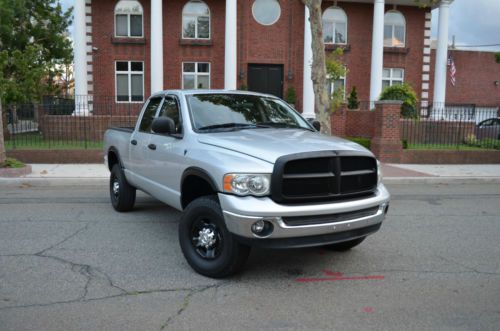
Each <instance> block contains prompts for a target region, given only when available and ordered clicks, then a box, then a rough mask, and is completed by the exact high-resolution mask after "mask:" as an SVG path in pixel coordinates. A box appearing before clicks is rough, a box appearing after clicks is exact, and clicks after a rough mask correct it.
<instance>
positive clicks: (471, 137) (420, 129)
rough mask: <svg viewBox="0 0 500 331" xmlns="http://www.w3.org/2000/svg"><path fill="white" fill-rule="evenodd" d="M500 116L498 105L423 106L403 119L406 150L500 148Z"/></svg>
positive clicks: (403, 138)
mask: <svg viewBox="0 0 500 331" xmlns="http://www.w3.org/2000/svg"><path fill="white" fill-rule="evenodd" d="M498 116H499V106H498V105H490V106H478V105H474V104H441V105H438V104H430V105H421V106H419V107H416V108H415V111H414V112H412V113H411V114H410V115H409V116H403V117H402V119H401V138H402V141H403V147H405V148H412V149H428V148H433V149H440V148H442V149H450V148H456V149H500V120H498V119H497V118H498Z"/></svg>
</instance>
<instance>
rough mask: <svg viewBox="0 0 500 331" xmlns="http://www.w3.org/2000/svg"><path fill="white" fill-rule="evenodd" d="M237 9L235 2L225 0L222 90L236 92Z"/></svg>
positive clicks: (234, 0)
mask: <svg viewBox="0 0 500 331" xmlns="http://www.w3.org/2000/svg"><path fill="white" fill-rule="evenodd" d="M237 13H238V7H237V2H236V0H226V44H225V46H224V49H225V53H224V59H225V61H224V88H225V89H226V90H236V77H237V64H236V62H237V56H238V53H237V44H236V42H237V38H236V36H237V33H238V26H237V22H236V15H237Z"/></svg>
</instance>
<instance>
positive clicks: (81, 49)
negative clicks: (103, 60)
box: [73, 0, 88, 115]
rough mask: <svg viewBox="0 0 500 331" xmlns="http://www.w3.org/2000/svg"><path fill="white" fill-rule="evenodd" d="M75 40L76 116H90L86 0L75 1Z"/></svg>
mask: <svg viewBox="0 0 500 331" xmlns="http://www.w3.org/2000/svg"><path fill="white" fill-rule="evenodd" d="M74 10H75V35H74V37H75V40H74V61H75V68H74V77H75V112H74V113H73V114H74V115H87V114H88V99H87V98H88V86H87V41H86V35H87V33H86V24H85V0H75V9H74Z"/></svg>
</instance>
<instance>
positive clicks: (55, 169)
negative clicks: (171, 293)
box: [0, 164, 500, 186]
mask: <svg viewBox="0 0 500 331" xmlns="http://www.w3.org/2000/svg"><path fill="white" fill-rule="evenodd" d="M31 166H32V169H33V171H32V173H31V174H29V175H26V176H24V177H20V178H0V185H9V184H13V185H20V184H26V185H37V186H43V185H46V186H52V185H72V184H75V185H76V184H77V185H95V184H105V183H107V180H108V178H109V171H108V169H107V168H106V166H105V165H104V164H32V165H31ZM382 171H383V175H384V183H388V184H408V183H429V184H445V183H451V182H453V183H463V184H465V183H491V182H494V183H500V164H484V165H483V164H481V165H472V164H471V165H469V164H468V165H455V164H453V165H423V164H383V165H382Z"/></svg>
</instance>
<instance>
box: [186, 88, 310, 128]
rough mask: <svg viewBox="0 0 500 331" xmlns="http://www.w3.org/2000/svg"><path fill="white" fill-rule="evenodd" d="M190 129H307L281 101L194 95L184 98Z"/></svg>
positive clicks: (248, 97)
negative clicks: (190, 124)
mask: <svg viewBox="0 0 500 331" xmlns="http://www.w3.org/2000/svg"><path fill="white" fill-rule="evenodd" d="M187 101H188V104H189V109H190V111H191V118H192V122H193V126H194V129H195V130H196V131H199V132H212V131H232V130H242V129H254V128H298V129H305V130H311V131H313V129H312V128H311V126H310V125H309V124H308V123H307V121H305V120H304V119H303V118H302V117H300V115H299V114H298V113H297V112H296V111H294V110H293V109H292V108H291V107H290V106H288V105H287V104H286V103H285V102H284V101H282V100H280V99H277V98H273V97H263V96H257V95H247V94H195V95H189V96H187Z"/></svg>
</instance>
